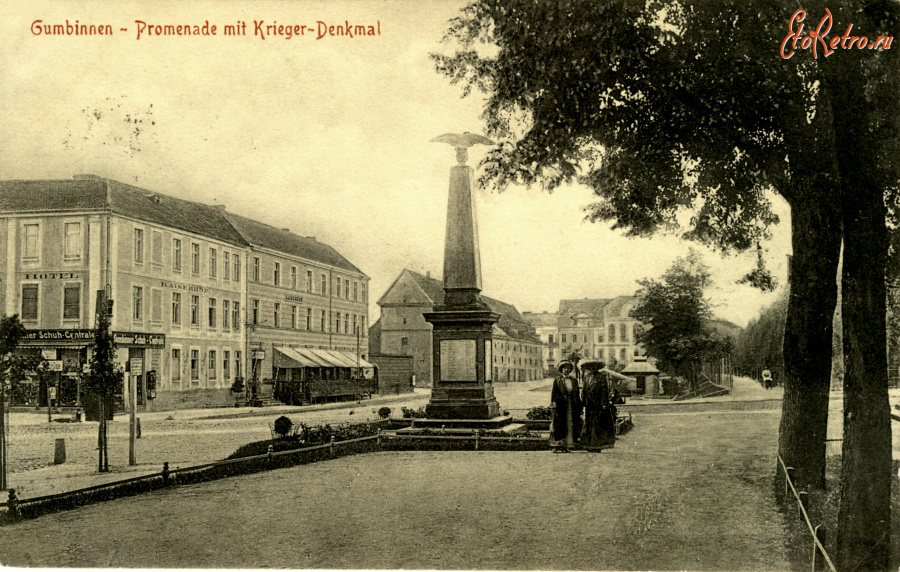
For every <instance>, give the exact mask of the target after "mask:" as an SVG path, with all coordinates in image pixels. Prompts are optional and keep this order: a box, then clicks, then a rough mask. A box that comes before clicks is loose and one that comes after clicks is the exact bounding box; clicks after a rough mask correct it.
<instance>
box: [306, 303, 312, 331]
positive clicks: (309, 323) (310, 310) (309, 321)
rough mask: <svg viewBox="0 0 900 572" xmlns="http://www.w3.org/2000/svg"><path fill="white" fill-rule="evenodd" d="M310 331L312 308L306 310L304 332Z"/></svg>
mask: <svg viewBox="0 0 900 572" xmlns="http://www.w3.org/2000/svg"><path fill="white" fill-rule="evenodd" d="M311 329H312V308H307V309H306V330H307V331H309V330H311Z"/></svg>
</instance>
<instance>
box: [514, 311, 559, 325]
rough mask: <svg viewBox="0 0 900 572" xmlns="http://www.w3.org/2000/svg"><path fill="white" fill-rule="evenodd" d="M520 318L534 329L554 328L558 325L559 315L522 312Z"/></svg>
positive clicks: (554, 313)
mask: <svg viewBox="0 0 900 572" xmlns="http://www.w3.org/2000/svg"><path fill="white" fill-rule="evenodd" d="M522 317H523V318H524V319H525V320H527V321H528V323H529V324H531V325H532V326H534V327H535V328H546V327H552V328H555V327H557V326H558V325H559V314H557V313H556V312H522Z"/></svg>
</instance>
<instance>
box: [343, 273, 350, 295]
mask: <svg viewBox="0 0 900 572" xmlns="http://www.w3.org/2000/svg"><path fill="white" fill-rule="evenodd" d="M344 298H346V299H348V300H349V299H350V280H349V279H346V278H345V279H344Z"/></svg>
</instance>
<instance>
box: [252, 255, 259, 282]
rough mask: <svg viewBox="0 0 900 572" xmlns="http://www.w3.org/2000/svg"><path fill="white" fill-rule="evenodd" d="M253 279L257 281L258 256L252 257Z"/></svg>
mask: <svg viewBox="0 0 900 572" xmlns="http://www.w3.org/2000/svg"><path fill="white" fill-rule="evenodd" d="M253 281H254V282H259V258H258V257H256V256H254V257H253Z"/></svg>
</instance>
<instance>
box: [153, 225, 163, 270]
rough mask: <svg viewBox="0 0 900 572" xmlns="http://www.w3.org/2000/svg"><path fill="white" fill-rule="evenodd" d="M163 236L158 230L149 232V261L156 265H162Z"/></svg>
mask: <svg viewBox="0 0 900 572" xmlns="http://www.w3.org/2000/svg"><path fill="white" fill-rule="evenodd" d="M162 243H163V236H162V233H161V232H159V231H156V230H154V231H151V232H150V261H151V262H152V263H153V264H156V265H157V266H162Z"/></svg>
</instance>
